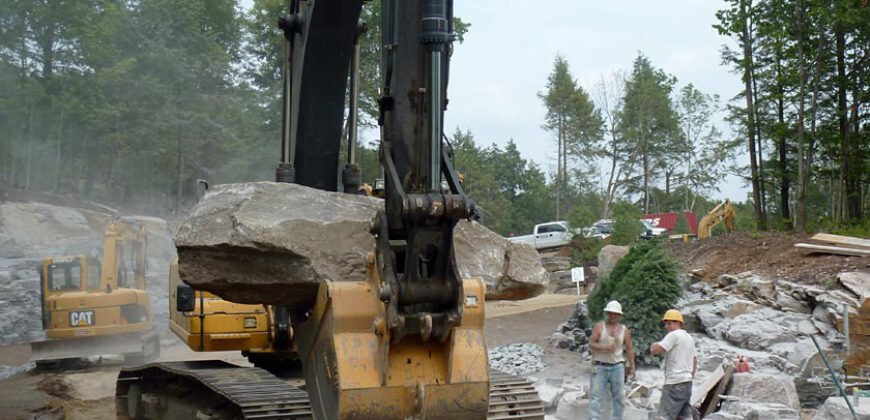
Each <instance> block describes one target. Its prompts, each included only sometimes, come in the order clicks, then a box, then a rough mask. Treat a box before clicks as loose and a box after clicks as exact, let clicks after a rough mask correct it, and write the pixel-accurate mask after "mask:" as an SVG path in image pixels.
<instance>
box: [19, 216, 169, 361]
mask: <svg viewBox="0 0 870 420" xmlns="http://www.w3.org/2000/svg"><path fill="white" fill-rule="evenodd" d="M128 228H130V229H135V230H129V229H128ZM127 242H129V243H132V245H126V246H125V243H127ZM103 247H104V249H103V261H102V264H101V262H100V261H99V260H97V259H96V258H92V257H88V256H85V255H74V256H60V257H48V258H45V259H43V261H42V266H41V267H40V279H41V283H42V284H41V288H40V290H41V294H42V296H41V297H42V299H41V302H42V326H43V330H44V331H45V337H46V339H45V340H41V341H35V342H32V343H31V360H33V361H35V362H37V364H39V365H40V366H43V367H49V366H54V365H56V363H54V362H57V361H61V360H64V359H79V358H86V357H93V356H100V355H105V354H122V355H125V357H126V358H127V359H128V360H130V361H135V362H139V361H144V360H145V359H147V358H149V357H156V355H157V354H158V353H159V341H158V337H157V334H156V332H155V331H154V328H153V320H152V315H151V299H150V297H149V296H148V293H147V292H146V291H145V290H144V289H145V271H144V270H145V267H144V263H145V228H144V225H141V226H140V225H136V226H135V227H130V226H127V227H119V225H118V223H113V224H112V225H110V226H109V227H107V229H106V231H105V232H104V242H103ZM125 249H126V250H127V252H125Z"/></svg>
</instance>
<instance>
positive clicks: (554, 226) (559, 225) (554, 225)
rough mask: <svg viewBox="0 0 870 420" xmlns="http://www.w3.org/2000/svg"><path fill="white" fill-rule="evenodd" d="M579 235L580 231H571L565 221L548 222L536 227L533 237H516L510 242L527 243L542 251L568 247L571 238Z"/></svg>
mask: <svg viewBox="0 0 870 420" xmlns="http://www.w3.org/2000/svg"><path fill="white" fill-rule="evenodd" d="M578 233H580V232H579V229H575V230H572V229H570V228H569V227H568V223H567V222H565V221H558V222H547V223H539V224H537V225H535V228H534V230H533V233H532V234H531V235H523V236H514V237H510V238H508V240H509V241H511V242H523V243H527V244H529V245H531V246H532V247H533V248H535V249H538V250H541V249H548V248H558V247H562V246H565V245H568V244H569V243H571V238H573V237H574V235H577V234H578Z"/></svg>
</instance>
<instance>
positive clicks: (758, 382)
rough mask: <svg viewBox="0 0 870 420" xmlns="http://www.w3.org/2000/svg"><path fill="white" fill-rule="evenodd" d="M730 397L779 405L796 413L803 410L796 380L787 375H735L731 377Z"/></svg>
mask: <svg viewBox="0 0 870 420" xmlns="http://www.w3.org/2000/svg"><path fill="white" fill-rule="evenodd" d="M728 395H730V396H732V397H740V398H741V399H743V400H745V401H752V402H757V403H771V404H777V403H778V404H782V405H784V406H786V407H789V408H791V409H793V410H795V411H800V408H801V403H800V400H799V399H798V394H797V390H796V389H795V386H794V378H792V377H791V376H786V375H768V374H764V373H757V372H753V373H735V374H734V376H732V377H731V385H730V386H729V387H728Z"/></svg>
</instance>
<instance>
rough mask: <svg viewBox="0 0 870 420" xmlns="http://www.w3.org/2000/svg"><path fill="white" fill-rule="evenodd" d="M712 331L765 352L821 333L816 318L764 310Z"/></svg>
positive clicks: (739, 316) (746, 346)
mask: <svg viewBox="0 0 870 420" xmlns="http://www.w3.org/2000/svg"><path fill="white" fill-rule="evenodd" d="M709 332H710V333H711V335H713V336H715V337H718V338H724V339H726V340H728V341H729V342H731V343H733V344H735V345H737V346H740V347H742V348H746V349H751V350H765V349H769V348H770V347H771V346H773V345H774V344H777V343H785V342H794V341H797V337H798V336H806V335H812V334H816V333H818V332H819V330H818V328H816V326H815V325H814V324H813V322H812V315H808V314H796V313H787V312H781V311H777V310H774V309H771V308H767V307H763V308H759V309H756V310H754V311H752V312H749V313H746V314H743V315H738V316H736V317H734V318H732V319H727V320H725V321H723V322H721V323H719V324H718V325H716V326H715V327H713V328H711V329H710V331H709Z"/></svg>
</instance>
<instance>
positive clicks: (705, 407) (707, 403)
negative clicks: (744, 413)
mask: <svg viewBox="0 0 870 420" xmlns="http://www.w3.org/2000/svg"><path fill="white" fill-rule="evenodd" d="M732 375H734V365H731V364H729V365H727V366H726V367H725V375H724V376H723V377H722V380H721V381H719V385H717V386H716V389H715V390H714V391H713V392H712V393H708V395H707V397H706V398H705V399H704V402H703V403H701V407H700V408H699V411H700V412H701V418H704V416H706V415H707V414H710V413H712V412H714V411H716V410H718V409H719V402H720V401H721V399H722V398H721V396H722V394H724V393H725V391H726V390H728V384H730V383H731V376H732Z"/></svg>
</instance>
